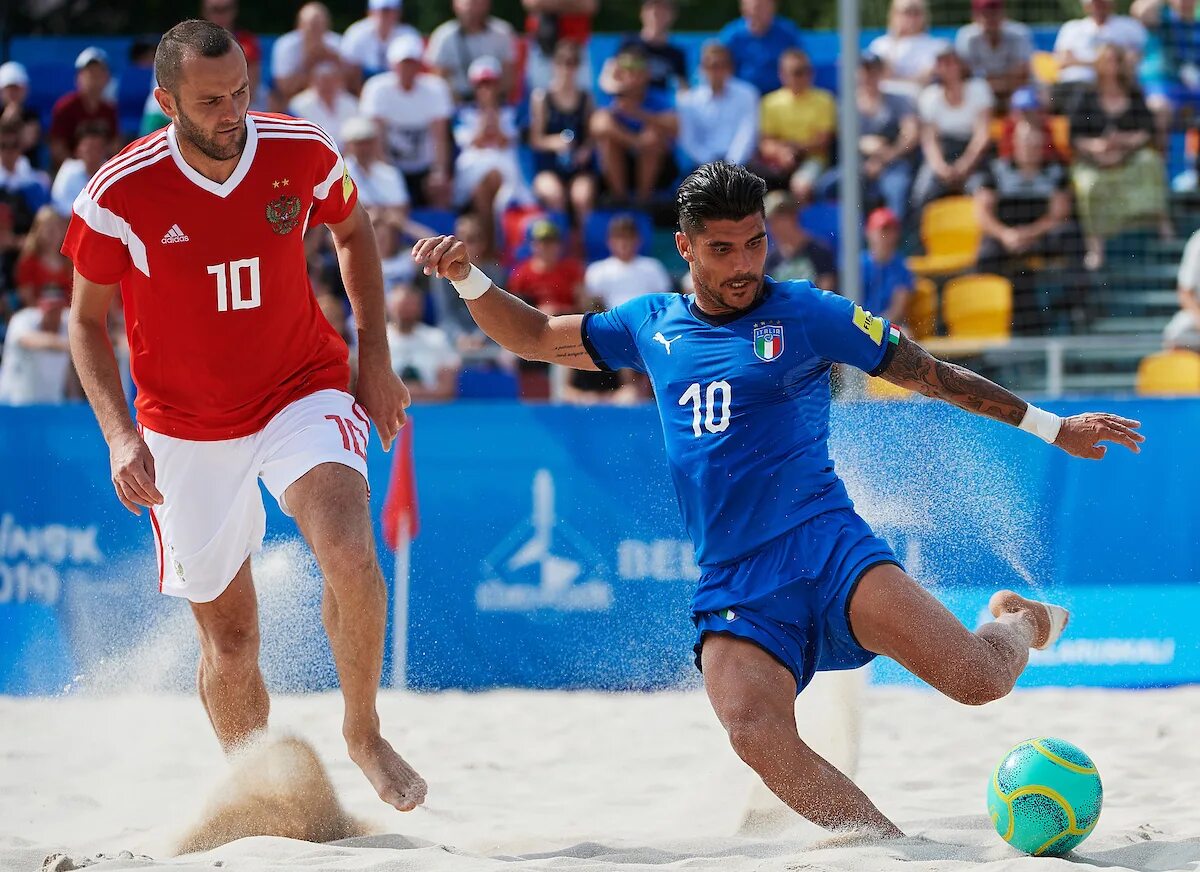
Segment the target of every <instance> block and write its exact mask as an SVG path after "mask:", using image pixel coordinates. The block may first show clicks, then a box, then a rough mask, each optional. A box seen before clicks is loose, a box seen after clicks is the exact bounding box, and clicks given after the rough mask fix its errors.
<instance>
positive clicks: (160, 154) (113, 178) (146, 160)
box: [90, 144, 171, 201]
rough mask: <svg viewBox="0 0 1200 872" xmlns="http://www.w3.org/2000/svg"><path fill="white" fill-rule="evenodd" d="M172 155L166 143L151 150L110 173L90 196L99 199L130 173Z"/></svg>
mask: <svg viewBox="0 0 1200 872" xmlns="http://www.w3.org/2000/svg"><path fill="white" fill-rule="evenodd" d="M170 156H171V150H170V149H169V148H167V146H166V145H165V144H164V145H163V147H162V148H161V149H160V150H158V151H154V152H151V153H149V154H146V155H142V159H141V160H139V161H135V162H133V163H129V164H125V166H124V167H122V169H120V170H119V171H118V172H115V173H110V174H109V176H108V178H107V179H106V180H105V181H104V182H103V183H102V184H101V185H100V186H99V187H98V188H97V189H96V191H95V193H92V194H91V195H90V196H91V197H92V199H93V200H97V201H98V200H99V199H100V198H101V197H103V196H104V192H105V191H107V190H108V189H109V188H111V187H112V186H113V185H114V184H116V183H117V182H119V181H120V180H121V179H123V178H125V177H126V176H128V175H130V174H131V173H136V172H137V171H138V170H143V169H145V168H146V167H148V166H150V165H151V164H156V163H158V162H159V161H160V160H163V159H164V158H168V157H170Z"/></svg>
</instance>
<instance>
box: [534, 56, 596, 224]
mask: <svg viewBox="0 0 1200 872" xmlns="http://www.w3.org/2000/svg"><path fill="white" fill-rule="evenodd" d="M579 63H580V49H579V46H577V45H576V44H575V43H573V42H570V41H569V40H561V41H559V43H558V45H557V46H555V48H554V56H553V73H552V77H551V79H550V87H548V88H545V89H540V88H539V89H538V90H536V91H534V92H533V95H532V97H531V98H530V103H529V116H530V118H529V145H530V147H531V148H532V149H533V158H534V173H535V175H534V179H533V193H534V196H536V197H537V199H538V200H539V201H540V202H541V203H543V204H544V205H545V206H546V208H548V209H553V210H555V211H558V212H566V211H567V210H568V208H569V209H570V210H571V211H572V212H574V214H575V217H576V219H577V220H578V221H579V222H580V223H582V222H583V221H584V220H585V219H586V218H587V215H588V213H589V212H590V211H591V209H592V204H593V203H594V202H595V199H596V178H595V174H594V173H593V172H592V143H591V140H590V139H589V137H588V120H589V119H590V117H591V114H592V98H591V96H590V95H589V94H588V93H587V92H585V91H583V90H581V89H580V87H579V82H578V78H577V75H576V74H577V72H578V69H579Z"/></svg>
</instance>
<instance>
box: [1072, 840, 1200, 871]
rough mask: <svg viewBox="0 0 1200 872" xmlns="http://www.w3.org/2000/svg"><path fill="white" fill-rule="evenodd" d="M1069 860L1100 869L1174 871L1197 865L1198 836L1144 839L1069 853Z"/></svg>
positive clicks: (1199, 855)
mask: <svg viewBox="0 0 1200 872" xmlns="http://www.w3.org/2000/svg"><path fill="white" fill-rule="evenodd" d="M1066 859H1068V860H1072V861H1074V862H1076V863H1080V864H1083V865H1087V866H1097V867H1099V868H1101V869H1112V868H1120V869H1136V870H1138V872H1174V870H1176V869H1196V868H1200V837H1196V838H1191V839H1180V840H1178V841H1166V840H1163V841H1157V840H1155V839H1145V840H1143V841H1137V842H1134V843H1132V844H1129V845H1123V846H1122V847H1120V848H1109V849H1108V850H1104V851H1088V852H1086V854H1080V853H1071V854H1068V855H1067V858H1066Z"/></svg>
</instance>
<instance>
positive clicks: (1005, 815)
mask: <svg viewBox="0 0 1200 872" xmlns="http://www.w3.org/2000/svg"><path fill="white" fill-rule="evenodd" d="M1103 797H1104V788H1103V786H1102V785H1101V783H1100V773H1099V772H1097V771H1096V766H1095V764H1094V763H1092V759H1091V758H1090V757H1088V755H1087V754H1085V753H1083V751H1081V750H1079V748H1077V747H1075V746H1074V745H1072V744H1071V743H1070V742H1064V741H1063V740H1062V739H1052V738H1049V737H1043V738H1040V739H1029V740H1027V741H1024V742H1022V743H1021V744H1019V745H1017V746H1016V747H1015V748H1013V749H1012V750H1011V751H1009V752H1008V753H1007V754H1005V755H1004V759H1003V760H1001V761H1000V765H999V766H997V767H996V771H995V772H994V773H993V774H992V780H991V782H990V783H989V784H988V814H989V815H991V818H992V824H993V825H994V826H995V827H996V832H997V833H999V834H1000V837H1001V838H1002V839H1004V841H1006V842H1008V843H1009V844H1010V845H1012V846H1013V847H1014V848H1016V849H1017V850H1020V851H1024V852H1025V853H1026V854H1032V855H1034V856H1059V855H1061V854H1065V853H1067V852H1068V851H1070V850H1072V849H1073V848H1075V847H1076V846H1077V845H1079V843H1080V842H1082V841H1083V840H1084V839H1086V838H1087V837H1088V834H1089V833H1091V831H1092V830H1093V829H1094V828H1095V826H1096V822H1097V821H1098V820H1099V819H1100V806H1101V804H1102V802H1103Z"/></svg>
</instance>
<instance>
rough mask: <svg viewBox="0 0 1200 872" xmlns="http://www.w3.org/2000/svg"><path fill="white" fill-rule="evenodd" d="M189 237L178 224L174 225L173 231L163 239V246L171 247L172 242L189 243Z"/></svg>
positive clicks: (169, 231) (168, 232) (172, 226)
mask: <svg viewBox="0 0 1200 872" xmlns="http://www.w3.org/2000/svg"><path fill="white" fill-rule="evenodd" d="M187 241H188V235H187V234H186V233H184V232H183V231H182V230H180V229H179V225H178V224H172V225H171V229H170V230H168V231H167V235H166V236H164V237H163V238H162V244H163V245H170V244H171V243H172V242H187Z"/></svg>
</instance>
